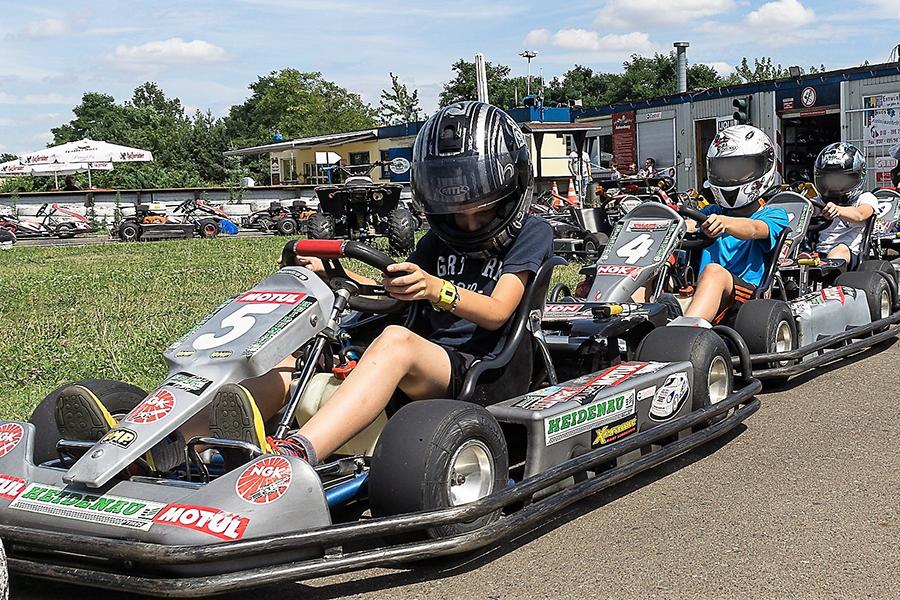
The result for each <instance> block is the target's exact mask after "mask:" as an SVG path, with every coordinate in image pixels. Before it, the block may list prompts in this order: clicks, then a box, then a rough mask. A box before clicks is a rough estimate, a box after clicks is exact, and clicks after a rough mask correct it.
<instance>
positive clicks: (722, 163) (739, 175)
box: [707, 154, 774, 187]
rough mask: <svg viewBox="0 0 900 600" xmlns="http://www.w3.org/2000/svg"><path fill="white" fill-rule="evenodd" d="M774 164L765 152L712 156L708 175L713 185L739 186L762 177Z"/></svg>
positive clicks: (708, 166) (708, 161)
mask: <svg viewBox="0 0 900 600" xmlns="http://www.w3.org/2000/svg"><path fill="white" fill-rule="evenodd" d="M773 164H774V163H773V162H772V159H771V158H770V157H769V156H766V155H765V154H751V155H746V156H716V157H710V158H709V159H708V160H707V176H708V177H709V183H710V184H712V185H715V186H718V187H737V186H740V185H745V184H747V183H750V182H751V181H756V180H757V179H761V178H762V176H763V175H765V174H766V173H768V172H769V169H771V168H772V165H773Z"/></svg>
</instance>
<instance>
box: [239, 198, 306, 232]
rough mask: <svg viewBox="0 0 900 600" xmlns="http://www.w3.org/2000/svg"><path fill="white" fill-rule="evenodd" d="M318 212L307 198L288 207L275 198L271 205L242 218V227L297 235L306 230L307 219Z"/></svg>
mask: <svg viewBox="0 0 900 600" xmlns="http://www.w3.org/2000/svg"><path fill="white" fill-rule="evenodd" d="M314 214H316V211H315V210H314V209H313V208H311V207H310V206H309V204H308V203H307V202H306V201H305V200H294V201H293V202H291V203H290V204H289V205H288V206H287V207H285V206H284V205H283V204H282V203H281V202H280V201H278V200H273V201H272V202H270V203H269V206H268V207H266V208H264V209H262V210H257V211H253V212H252V213H250V214H249V215H248V216H246V217H244V218H243V219H241V227H245V228H247V229H256V230H258V231H261V232H263V233H267V232H274V233H277V234H279V235H296V234H297V233H302V232H304V231H306V225H307V219H309V218H310V217H311V216H313V215H314Z"/></svg>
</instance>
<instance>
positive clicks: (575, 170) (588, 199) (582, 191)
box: [569, 151, 594, 207]
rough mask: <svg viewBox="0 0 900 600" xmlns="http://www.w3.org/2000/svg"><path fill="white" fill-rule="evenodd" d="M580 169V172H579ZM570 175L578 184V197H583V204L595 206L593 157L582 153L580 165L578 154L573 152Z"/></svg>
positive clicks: (571, 154) (570, 156)
mask: <svg viewBox="0 0 900 600" xmlns="http://www.w3.org/2000/svg"><path fill="white" fill-rule="evenodd" d="M579 167H580V169H581V170H580V172H579ZM569 173H571V174H572V179H573V180H574V181H575V182H576V184H575V186H576V187H577V188H578V195H579V196H581V199H582V204H583V205H584V206H586V207H593V206H594V190H593V189H592V186H591V157H590V155H588V153H587V152H584V151H582V152H581V161H580V165H579V160H578V153H577V152H575V151H572V152H570V153H569Z"/></svg>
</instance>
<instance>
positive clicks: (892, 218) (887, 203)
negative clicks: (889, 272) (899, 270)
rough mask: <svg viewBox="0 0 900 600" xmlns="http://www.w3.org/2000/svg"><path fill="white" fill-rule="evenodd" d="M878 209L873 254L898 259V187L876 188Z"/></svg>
mask: <svg viewBox="0 0 900 600" xmlns="http://www.w3.org/2000/svg"><path fill="white" fill-rule="evenodd" d="M874 193H875V197H876V198H877V199H878V211H877V212H876V213H875V225H874V230H873V231H872V255H873V256H875V257H876V258H881V259H884V260H897V255H898V254H900V192H898V191H897V190H896V189H891V188H881V189H878V190H875V192H874Z"/></svg>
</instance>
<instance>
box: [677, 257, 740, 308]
mask: <svg viewBox="0 0 900 600" xmlns="http://www.w3.org/2000/svg"><path fill="white" fill-rule="evenodd" d="M733 287H734V279H733V278H732V276H731V273H730V272H729V271H728V270H727V269H725V267H723V266H721V265H717V264H715V263H710V264H708V265H706V267H705V268H704V269H703V272H702V273H700V281H698V282H697V288H696V290H695V291H694V297H693V298H692V299H691V304H690V305H689V306H688V307H687V310H686V311H684V315H685V316H686V317H701V318H703V319H706V320H707V321H712V320H713V319H715V318H716V315H717V314H719V307H721V306H722V305H723V304H724V303H725V302H727V301H728V299H729V298H730V297H731V292H732V288H733Z"/></svg>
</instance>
